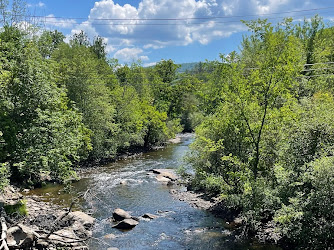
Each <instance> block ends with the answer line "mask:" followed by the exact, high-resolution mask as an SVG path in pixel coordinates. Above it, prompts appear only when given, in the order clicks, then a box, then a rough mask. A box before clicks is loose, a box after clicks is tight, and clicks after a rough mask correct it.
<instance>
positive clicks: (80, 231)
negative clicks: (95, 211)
mask: <svg viewBox="0 0 334 250" xmlns="http://www.w3.org/2000/svg"><path fill="white" fill-rule="evenodd" d="M26 191H27V190H23V192H26ZM72 207H73V204H71V206H70V207H69V208H67V209H64V208H60V207H59V206H56V205H54V204H51V203H47V202H43V201H41V200H40V198H39V197H38V196H29V195H27V196H23V194H22V193H21V192H19V189H18V188H15V187H13V186H7V187H6V188H5V189H4V190H3V192H2V193H1V194H0V210H1V213H0V217H1V227H0V232H1V235H2V237H1V241H2V242H1V243H0V245H1V244H2V245H3V246H4V247H5V248H4V249H8V248H9V249H58V248H70V249H88V247H87V241H88V240H89V239H90V237H91V236H92V228H93V225H94V222H95V219H94V218H93V217H91V216H89V215H88V214H86V213H83V212H82V211H72Z"/></svg>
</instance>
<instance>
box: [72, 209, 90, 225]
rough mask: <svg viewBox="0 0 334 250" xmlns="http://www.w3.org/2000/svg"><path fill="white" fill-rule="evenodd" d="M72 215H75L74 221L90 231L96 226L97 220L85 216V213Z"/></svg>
mask: <svg viewBox="0 0 334 250" xmlns="http://www.w3.org/2000/svg"><path fill="white" fill-rule="evenodd" d="M71 214H72V215H73V219H74V220H75V221H78V222H79V223H81V224H82V225H83V226H84V227H85V228H86V229H90V228H91V227H92V226H93V225H94V222H95V218H93V217H92V216H89V215H88V214H85V213H84V212H81V211H75V212H72V213H71Z"/></svg>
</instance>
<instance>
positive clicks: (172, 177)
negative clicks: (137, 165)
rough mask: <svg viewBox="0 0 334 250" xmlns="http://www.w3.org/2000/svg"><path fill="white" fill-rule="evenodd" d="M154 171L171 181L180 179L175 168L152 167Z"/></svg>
mask: <svg viewBox="0 0 334 250" xmlns="http://www.w3.org/2000/svg"><path fill="white" fill-rule="evenodd" d="M152 172H153V173H155V174H158V176H159V175H161V176H163V177H165V178H168V179H170V180H171V181H176V180H177V179H178V177H177V175H176V174H175V171H174V170H173V169H152Z"/></svg>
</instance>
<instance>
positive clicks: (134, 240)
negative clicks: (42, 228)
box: [30, 135, 278, 249]
mask: <svg viewBox="0 0 334 250" xmlns="http://www.w3.org/2000/svg"><path fill="white" fill-rule="evenodd" d="M192 140H193V138H192V136H189V135H184V136H182V140H181V143H179V144H175V145H169V146H167V147H166V148H163V149H159V150H156V151H153V152H150V153H146V154H143V155H141V156H138V157H136V158H134V159H125V160H121V161H118V162H116V163H112V164H109V165H106V166H104V167H100V168H95V169H89V170H87V171H86V172H85V173H84V174H83V178H82V179H81V180H80V181H79V182H77V183H74V184H73V186H72V190H71V194H66V193H64V192H63V191H62V189H63V188H64V187H63V186H60V185H53V186H47V187H45V188H42V189H36V190H32V191H31V193H30V194H37V195H40V196H41V197H42V199H43V200H45V201H52V202H54V203H56V204H58V205H61V206H63V207H68V206H69V204H70V203H71V200H72V199H73V198H76V197H78V196H79V194H82V193H84V192H86V191H87V190H90V193H91V194H93V195H90V196H89V199H88V200H86V201H83V200H81V201H79V203H80V205H81V206H82V207H83V210H84V211H86V212H87V211H89V212H92V215H93V216H94V217H95V218H96V219H97V221H96V226H95V228H94V234H93V237H94V238H95V240H93V241H92V242H91V244H90V248H91V249H107V248H108V247H117V248H119V249H268V248H267V247H266V248H262V246H255V245H254V246H251V244H250V243H246V242H243V243H240V242H239V243H236V242H235V241H234V237H233V232H229V231H227V230H226V229H224V228H223V224H224V222H223V221H222V220H221V219H218V218H215V217H214V216H213V215H211V214H210V213H207V212H206V211H203V210H200V209H196V208H193V207H191V206H190V205H189V204H187V203H185V202H182V201H178V200H175V199H174V198H173V197H172V196H171V195H170V193H169V190H170V188H178V187H175V186H173V187H169V186H166V185H163V184H161V183H158V182H157V181H156V180H155V176H154V175H152V174H149V172H148V171H147V170H149V169H152V168H173V169H176V168H178V167H179V166H180V165H181V164H182V158H183V156H184V155H185V154H186V152H187V151H188V150H189V144H190V143H191V141H192ZM121 182H122V183H123V184H120V183H121ZM118 207H119V208H122V209H124V210H126V211H130V212H131V214H132V215H133V216H137V217H139V216H141V215H143V214H145V213H151V214H156V215H158V216H159V217H158V218H156V219H154V220H151V221H144V220H142V221H140V223H139V225H138V226H136V227H135V228H134V229H133V230H131V231H127V232H122V231H119V230H117V229H114V228H112V224H111V223H110V220H109V218H110V217H111V216H112V211H113V210H114V209H115V208H118ZM110 233H112V234H114V235H116V238H115V239H106V238H105V237H104V236H105V235H107V234H110ZM271 249H275V248H271ZM276 249H278V248H276Z"/></svg>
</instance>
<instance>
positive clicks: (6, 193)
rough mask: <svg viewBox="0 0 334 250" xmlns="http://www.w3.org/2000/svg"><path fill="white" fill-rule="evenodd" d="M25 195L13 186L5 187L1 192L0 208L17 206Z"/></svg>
mask: <svg viewBox="0 0 334 250" xmlns="http://www.w3.org/2000/svg"><path fill="white" fill-rule="evenodd" d="M22 198H23V195H22V194H20V193H19V192H18V191H16V190H15V189H14V188H13V187H12V186H7V187H5V188H4V189H3V190H2V191H1V193H0V208H1V207H5V206H15V205H18V204H20V203H21V199H22Z"/></svg>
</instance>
